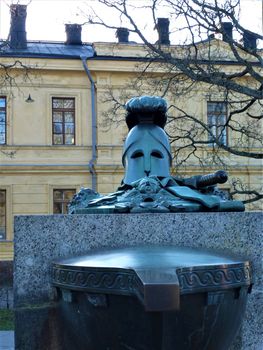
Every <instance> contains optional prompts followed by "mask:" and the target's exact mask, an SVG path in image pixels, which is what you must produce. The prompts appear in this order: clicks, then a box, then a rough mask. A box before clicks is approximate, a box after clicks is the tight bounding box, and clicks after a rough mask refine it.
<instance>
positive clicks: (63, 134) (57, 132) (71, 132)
mask: <svg viewBox="0 0 263 350" xmlns="http://www.w3.org/2000/svg"><path fill="white" fill-rule="evenodd" d="M52 107H53V110H52V116H53V144H54V145H63V144H65V145H74V144H75V117H74V116H75V110H74V109H75V99H74V98H54V99H53V100H52ZM58 109H60V110H58Z"/></svg>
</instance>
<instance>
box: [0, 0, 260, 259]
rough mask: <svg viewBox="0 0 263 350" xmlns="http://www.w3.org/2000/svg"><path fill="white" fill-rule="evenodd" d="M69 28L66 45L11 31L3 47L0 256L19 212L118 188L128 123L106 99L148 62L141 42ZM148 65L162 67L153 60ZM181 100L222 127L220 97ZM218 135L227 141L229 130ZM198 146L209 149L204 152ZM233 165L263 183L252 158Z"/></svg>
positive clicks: (194, 169)
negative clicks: (98, 39)
mask: <svg viewBox="0 0 263 350" xmlns="http://www.w3.org/2000/svg"><path fill="white" fill-rule="evenodd" d="M17 11H22V12H23V11H24V7H23V6H22V5H20V6H18V9H17ZM14 16H15V14H14ZM12 20H13V21H15V17H14V18H13V19H12ZM66 31H67V39H66V41H65V43H53V42H27V41H26V36H25V35H24V36H23V35H22V36H20V37H19V35H18V34H16V33H15V32H14V33H13V41H12V40H11V41H10V44H8V45H7V46H4V47H3V48H2V50H1V57H0V60H1V64H2V65H3V66H2V67H8V68H2V76H3V77H6V76H8V79H5V81H4V78H3V79H2V84H1V87H0V88H1V91H0V260H10V259H12V258H13V249H14V246H13V237H14V236H13V235H14V233H13V218H14V216H15V215H27V214H30V215H31V214H33V215H38V214H41V215H43V214H53V213H54V214H64V213H66V208H67V204H68V202H69V201H70V199H71V198H72V196H73V194H74V193H75V192H77V191H78V190H79V189H80V188H81V187H89V188H93V189H94V190H96V191H98V192H99V193H102V194H105V193H109V192H112V191H115V190H116V188H117V187H118V186H119V185H120V183H121V179H122V177H123V166H122V164H121V154H122V145H123V141H124V139H125V136H126V134H127V127H126V125H125V123H124V119H123V120H122V122H120V123H117V122H116V121H115V122H114V123H113V122H111V118H110V115H111V113H112V115H113V117H114V116H115V115H114V113H117V112H116V110H114V109H113V108H112V109H111V101H110V99H109V96H110V94H111V93H115V94H117V95H118V96H120V95H121V94H124V93H126V94H127V96H133V94H136V91H135V90H134V91H133V90H132V88H131V87H130V86H129V83H130V82H131V81H133V79H135V78H136V77H137V76H138V70H139V68H138V67H139V65H141V64H143V63H144V62H145V61H147V60H146V53H147V52H146V49H145V47H144V46H143V45H141V44H136V43H129V42H118V43H93V44H84V43H82V42H81V27H80V26H77V25H68V26H67V28H66ZM20 32H23V31H20ZM20 34H21V33H20ZM11 39H12V31H11ZM15 39H16V40H15ZM219 44H220V43H219ZM221 44H222V45H224V43H221ZM221 44H220V45H221ZM215 45H218V41H217V40H215ZM226 69H231V67H229V66H228V65H226ZM152 72H153V73H154V74H156V76H157V77H158V76H159V77H161V76H162V74H164V72H163V71H162V70H161V69H160V67H159V66H156V67H155V68H153V71H152ZM145 84H147V83H145ZM128 86H129V87H128ZM148 88H149V87H147V86H145V89H144V90H145V91H146V92H147V91H148ZM124 95H125V94H124ZM169 102H170V103H172V102H173V96H170V98H169V101H168V103H169ZM182 104H183V105H184V106H186V105H187V106H188V108H189V110H192V109H194V110H195V111H198V114H199V115H200V117H201V118H203V120H204V122H206V123H208V124H209V123H210V125H211V128H212V129H213V132H214V133H218V132H219V131H220V125H217V123H218V116H220V118H224V114H225V113H227V110H226V107H225V105H224V104H222V103H220V95H219V94H216V93H214V95H213V96H212V98H211V97H209V98H208V97H207V92H206V91H204V90H202V91H201V90H200V89H199V90H197V91H195V92H194V94H192V96H191V103H189V100H187V97H185V98H183V97H182ZM113 119H114V118H113ZM220 135H221V136H220V137H222V140H223V142H227V140H231V137H234V135H226V134H225V133H224V132H220ZM176 146H177V145H174V146H173V147H176ZM200 152H203V153H204V154H209V152H210V149H209V147H206V148H204V149H203V150H202V151H200ZM204 154H203V156H204ZM231 162H233V167H232V168H231V170H230V175H231V176H233V177H235V176H236V177H239V178H241V179H242V180H243V181H244V183H245V184H247V185H249V186H251V187H253V186H254V187H257V188H259V187H260V184H261V181H262V180H261V175H262V173H261V171H262V168H261V164H260V163H259V161H258V160H255V159H239V158H236V159H235V158H234V157H232V158H231ZM205 171H207V172H211V168H207V170H205ZM203 172H204V170H200V167H199V165H198V164H196V163H195V162H194V161H191V160H190V161H189V163H188V166H187V167H185V168H183V169H182V171H181V173H182V175H186V176H191V175H196V174H200V173H203ZM223 187H224V188H225V189H227V188H228V187H227V184H226V185H225V186H223ZM258 208H260V204H258V207H257V209H258ZM36 234H39V232H36ZM72 235H74V233H72Z"/></svg>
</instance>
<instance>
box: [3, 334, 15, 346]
mask: <svg viewBox="0 0 263 350" xmlns="http://www.w3.org/2000/svg"><path fill="white" fill-rule="evenodd" d="M14 338H15V336H14V331H0V350H14V349H15V340H14Z"/></svg>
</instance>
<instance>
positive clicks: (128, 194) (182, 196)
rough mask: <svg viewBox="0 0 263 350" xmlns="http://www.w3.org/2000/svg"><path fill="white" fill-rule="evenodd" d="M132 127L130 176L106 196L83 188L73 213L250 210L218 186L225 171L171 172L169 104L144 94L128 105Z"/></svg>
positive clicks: (127, 146) (126, 155)
mask: <svg viewBox="0 0 263 350" xmlns="http://www.w3.org/2000/svg"><path fill="white" fill-rule="evenodd" d="M126 110H127V115H126V123H127V126H128V128H129V133H128V135H127V138H126V141H125V143H124V151H123V156H122V163H123V166H124V168H125V176H124V179H123V181H122V184H121V186H120V187H119V188H118V189H117V191H116V192H114V193H111V194H109V195H106V196H102V195H100V194H99V193H97V192H94V191H92V190H90V189H86V188H82V189H81V190H80V192H79V193H78V194H76V195H75V196H74V197H73V200H72V201H71V203H70V205H69V213H70V214H74V213H79V214H80V213H86V214H94V213H104V214H105V213H107V214H108V213H144V212H148V213H149V212H157V213H166V212H196V211H244V210H245V207H244V204H243V203H242V202H240V201H233V200H228V199H227V198H226V197H225V194H224V193H223V192H222V191H220V190H219V189H218V188H217V187H216V185H217V184H218V183H225V182H226V181H227V174H226V172H225V171H222V170H220V171H217V172H216V173H214V174H209V175H203V176H202V175H198V176H193V177H191V178H184V179H181V178H177V177H173V176H171V175H170V166H171V164H172V154H171V149H170V144H169V139H168V136H167V135H166V133H165V131H164V129H163V128H164V126H165V124H166V120H167V116H166V112H167V103H166V101H165V100H164V99H163V98H160V97H151V96H142V97H136V98H133V99H131V100H130V101H128V102H127V104H126Z"/></svg>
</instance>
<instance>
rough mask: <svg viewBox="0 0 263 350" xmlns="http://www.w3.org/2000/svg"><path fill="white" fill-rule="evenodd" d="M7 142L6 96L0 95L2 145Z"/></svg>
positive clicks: (0, 141)
mask: <svg viewBox="0 0 263 350" xmlns="http://www.w3.org/2000/svg"><path fill="white" fill-rule="evenodd" d="M5 144H6V98H5V97H0V145H5Z"/></svg>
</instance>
